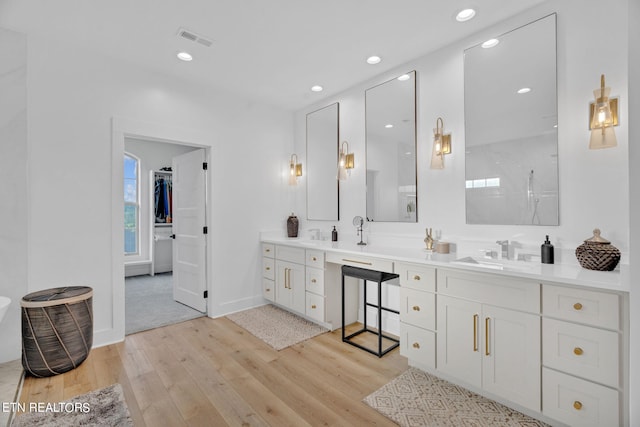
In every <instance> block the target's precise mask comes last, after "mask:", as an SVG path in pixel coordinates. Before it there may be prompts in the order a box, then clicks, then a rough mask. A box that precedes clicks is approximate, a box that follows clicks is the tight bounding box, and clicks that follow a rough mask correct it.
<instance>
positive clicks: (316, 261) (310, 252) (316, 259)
mask: <svg viewBox="0 0 640 427" xmlns="http://www.w3.org/2000/svg"><path fill="white" fill-rule="evenodd" d="M306 255H307V258H306V259H307V261H306V264H307V265H308V266H309V267H315V268H324V252H323V251H317V250H315V249H307V250H306Z"/></svg>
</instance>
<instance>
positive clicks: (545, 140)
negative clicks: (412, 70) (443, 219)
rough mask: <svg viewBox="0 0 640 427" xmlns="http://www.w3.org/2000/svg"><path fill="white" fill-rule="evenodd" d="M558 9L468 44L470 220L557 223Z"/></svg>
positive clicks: (467, 143)
mask: <svg viewBox="0 0 640 427" xmlns="http://www.w3.org/2000/svg"><path fill="white" fill-rule="evenodd" d="M556 86H557V85H556V15H555V14H553V15H549V16H547V17H545V18H542V19H539V20H537V21H535V22H532V23H530V24H528V25H525V26H523V27H520V28H517V29H515V30H513V31H511V32H508V33H506V34H502V35H500V36H496V37H495V38H493V39H490V40H488V41H486V42H484V43H483V44H481V45H477V46H474V47H471V48H469V49H467V50H465V52H464V106H465V140H466V141H465V143H466V156H465V160H466V190H465V194H466V216H467V224H503V225H510V224H518V225H558V129H557V127H558V115H557V93H556Z"/></svg>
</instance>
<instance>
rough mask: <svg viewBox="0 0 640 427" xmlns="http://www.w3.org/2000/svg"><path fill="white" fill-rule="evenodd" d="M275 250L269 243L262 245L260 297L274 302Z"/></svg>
mask: <svg viewBox="0 0 640 427" xmlns="http://www.w3.org/2000/svg"><path fill="white" fill-rule="evenodd" d="M275 256H276V248H275V246H274V245H272V244H271V243H263V244H262V296H263V297H264V298H265V299H267V300H269V301H275V300H276V284H275V283H276V282H275V278H276V260H275Z"/></svg>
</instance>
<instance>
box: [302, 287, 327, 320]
mask: <svg viewBox="0 0 640 427" xmlns="http://www.w3.org/2000/svg"><path fill="white" fill-rule="evenodd" d="M306 298H307V306H306V309H305V314H306V315H307V317H310V318H311V319H314V320H317V321H318V322H324V297H321V296H319V295H316V294H312V293H311V292H307V295H306Z"/></svg>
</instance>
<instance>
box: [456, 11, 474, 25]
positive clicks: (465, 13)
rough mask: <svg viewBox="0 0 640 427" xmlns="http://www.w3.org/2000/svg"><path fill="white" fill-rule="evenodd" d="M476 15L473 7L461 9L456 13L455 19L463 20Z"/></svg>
mask: <svg viewBox="0 0 640 427" xmlns="http://www.w3.org/2000/svg"><path fill="white" fill-rule="evenodd" d="M474 16H476V11H475V10H473V9H463V10H461V11H460V12H458V14H457V15H456V21H458V22H464V21H468V20H469V19H471V18H473V17H474Z"/></svg>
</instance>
